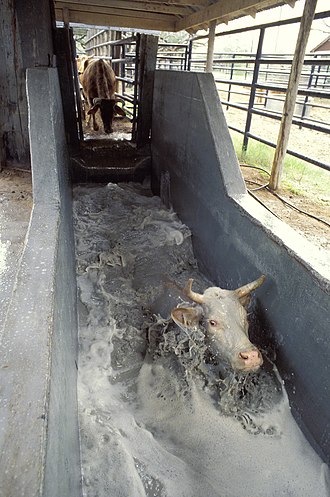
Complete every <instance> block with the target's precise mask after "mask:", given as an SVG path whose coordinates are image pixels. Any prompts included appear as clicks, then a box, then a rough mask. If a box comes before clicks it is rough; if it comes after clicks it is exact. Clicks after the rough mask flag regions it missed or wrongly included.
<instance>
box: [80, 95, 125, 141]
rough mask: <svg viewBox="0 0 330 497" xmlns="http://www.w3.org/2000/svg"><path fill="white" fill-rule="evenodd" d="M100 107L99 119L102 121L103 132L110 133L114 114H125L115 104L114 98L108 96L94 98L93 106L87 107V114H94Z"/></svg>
mask: <svg viewBox="0 0 330 497" xmlns="http://www.w3.org/2000/svg"><path fill="white" fill-rule="evenodd" d="M98 109H100V112H101V119H102V122H103V127H104V132H105V133H112V131H113V129H112V121H113V118H114V116H115V114H119V115H120V116H125V115H126V114H125V111H124V110H123V109H122V108H121V107H119V105H117V100H116V99H112V98H111V99H110V98H94V99H93V106H92V107H91V108H90V109H89V111H88V112H87V114H92V115H95V113H96V112H97V111H98Z"/></svg>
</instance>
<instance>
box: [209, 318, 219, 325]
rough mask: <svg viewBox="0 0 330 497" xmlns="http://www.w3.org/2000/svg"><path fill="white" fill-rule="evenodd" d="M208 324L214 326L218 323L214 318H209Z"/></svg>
mask: <svg viewBox="0 0 330 497" xmlns="http://www.w3.org/2000/svg"><path fill="white" fill-rule="evenodd" d="M209 323H210V326H216V325H217V324H218V323H217V322H216V321H215V320H214V319H210V321H209Z"/></svg>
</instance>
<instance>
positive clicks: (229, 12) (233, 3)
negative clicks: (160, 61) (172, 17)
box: [175, 0, 286, 31]
mask: <svg viewBox="0 0 330 497" xmlns="http://www.w3.org/2000/svg"><path fill="white" fill-rule="evenodd" d="M283 3H286V2H285V1H283V0H278V1H276V0H220V1H218V2H216V3H213V4H212V5H209V6H208V7H206V8H204V9H202V10H200V11H199V12H195V13H194V14H190V15H189V16H186V17H184V18H183V19H180V20H178V21H177V22H176V24H175V28H176V29H175V30H176V31H181V30H183V29H187V28H191V27H193V26H199V25H200V24H204V23H205V22H209V21H213V20H216V19H218V20H221V19H222V18H227V19H228V17H229V18H232V19H234V18H236V17H238V16H240V15H244V11H246V10H250V9H257V11H259V10H262V9H267V8H270V7H276V5H283Z"/></svg>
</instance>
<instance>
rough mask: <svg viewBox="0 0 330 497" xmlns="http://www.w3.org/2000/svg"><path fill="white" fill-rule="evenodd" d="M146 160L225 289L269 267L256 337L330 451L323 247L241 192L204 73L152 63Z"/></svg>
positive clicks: (313, 435)
mask: <svg viewBox="0 0 330 497" xmlns="http://www.w3.org/2000/svg"><path fill="white" fill-rule="evenodd" d="M152 161H153V163H152V168H153V189H154V191H155V192H157V193H160V195H161V196H162V198H163V200H164V202H165V203H167V204H168V205H172V206H173V208H174V210H175V211H176V212H177V213H178V215H179V216H180V218H181V219H182V221H183V222H184V223H186V224H187V225H188V226H189V227H190V229H191V230H192V233H193V244H194V251H195V255H196V257H197V259H198V261H199V264H200V268H201V270H202V271H203V272H204V273H205V274H206V275H207V276H208V277H210V278H211V279H212V280H213V281H214V283H215V284H219V285H220V286H222V287H223V288H230V289H231V288H237V287H239V286H240V285H242V284H245V283H247V282H249V281H252V280H254V279H256V278H257V277H259V276H260V275H261V274H265V275H266V276H267V279H266V283H265V284H264V285H263V286H262V287H261V288H260V289H259V290H258V291H257V292H256V294H257V305H256V313H257V314H259V321H260V322H261V323H262V326H261V328H260V329H258V327H255V335H256V336H255V341H256V342H258V343H259V345H261V346H262V347H267V348H270V347H271V348H272V349H273V352H274V354H275V355H276V364H277V366H278V368H279V370H280V373H281V375H282V378H283V379H284V381H285V386H286V389H287V391H288V394H289V397H290V403H291V406H292V410H293V412H294V415H295V417H296V419H297V421H298V423H299V424H300V426H301V428H302V429H303V431H304V433H305V435H306V436H307V438H308V439H309V441H310V442H311V444H312V445H313V446H314V448H315V449H316V450H317V451H318V452H319V453H320V454H321V455H322V457H323V458H324V459H325V460H326V461H329V460H330V409H329V392H330V370H329V367H330V366H329V357H330V340H329V330H330V299H329V293H330V281H329V280H330V261H329V257H326V255H325V254H324V252H322V251H319V250H318V249H317V248H316V247H315V246H314V245H312V244H310V243H309V242H307V241H306V240H305V239H304V238H302V237H301V236H300V235H298V234H297V233H296V232H295V231H294V230H293V229H291V228H290V227H288V226H287V225H286V224H284V223H282V222H281V221H279V220H278V219H276V218H275V217H274V216H272V215H271V214H270V213H269V212H267V211H266V209H264V208H263V207H262V206H260V205H259V204H258V203H257V202H256V201H255V200H254V199H253V198H251V197H250V196H249V195H248V194H247V192H246V189H245V185H244V181H243V178H242V176H241V172H240V170H239V165H238V162H237V158H236V155H235V152H234V149H233V145H232V142H231V139H230V135H229V131H228V128H227V125H226V121H225V117H224V114H223V111H222V108H221V104H220V101H219V97H218V94H217V90H216V87H215V83H214V79H213V76H212V75H211V74H198V73H188V72H179V71H157V72H156V76H155V87H154V106H153V126H152Z"/></svg>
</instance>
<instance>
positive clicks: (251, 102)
mask: <svg viewBox="0 0 330 497" xmlns="http://www.w3.org/2000/svg"><path fill="white" fill-rule="evenodd" d="M264 37H265V28H261V29H260V34H259V41H258V48H257V53H256V58H255V62H254V70H253V77H252V86H251V92H250V99H249V106H248V111H247V115H246V123H245V130H244V138H243V151H246V150H247V146H248V142H249V137H248V133H249V132H250V128H251V121H252V109H253V106H254V99H255V96H256V86H255V85H256V83H257V81H258V75H259V67H260V59H261V54H262V45H263V42H264Z"/></svg>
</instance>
